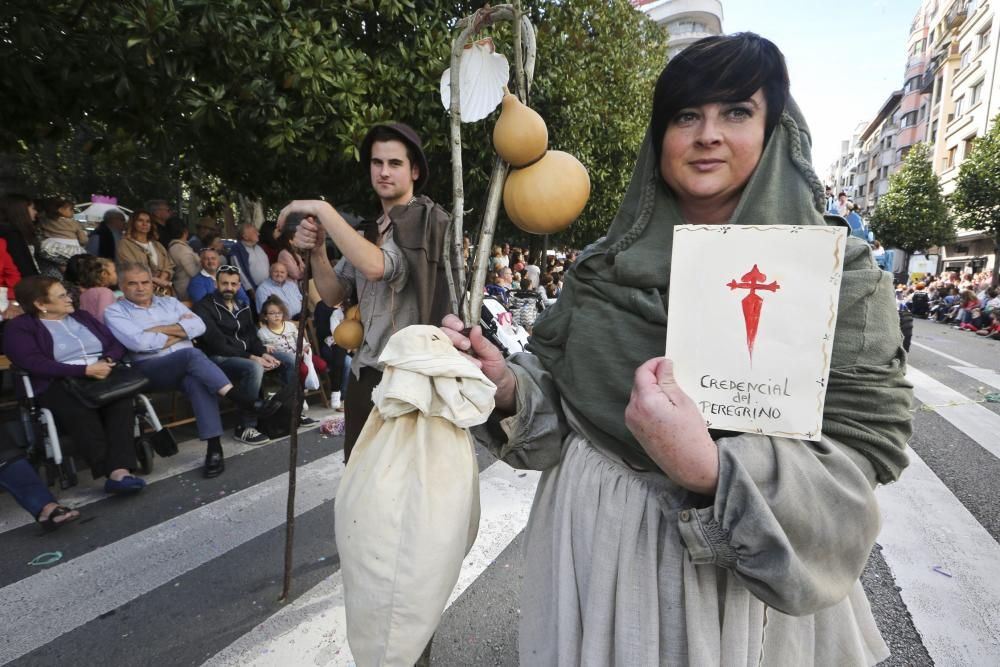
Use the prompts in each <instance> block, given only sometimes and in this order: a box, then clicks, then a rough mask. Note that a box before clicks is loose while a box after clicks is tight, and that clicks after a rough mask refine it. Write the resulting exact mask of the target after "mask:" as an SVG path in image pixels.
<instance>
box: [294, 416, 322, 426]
mask: <svg viewBox="0 0 1000 667" xmlns="http://www.w3.org/2000/svg"><path fill="white" fill-rule="evenodd" d="M318 423H319V420H318V419H313V418H312V417H310V416H308V415H302V416H301V417H299V426H300V427H302V426H315V425H316V424H318Z"/></svg>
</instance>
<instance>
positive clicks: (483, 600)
mask: <svg viewBox="0 0 1000 667" xmlns="http://www.w3.org/2000/svg"><path fill="white" fill-rule="evenodd" d="M909 361H910V371H909V375H910V378H911V380H912V381H913V383H914V385H915V396H916V402H915V405H914V437H913V440H912V442H911V446H912V452H911V465H910V467H909V468H908V469H907V470H906V472H905V473H904V475H903V477H902V479H901V480H900V481H899V482H898V483H896V484H893V485H890V486H887V487H883V488H880V489H879V490H878V492H877V496H878V498H879V502H880V506H881V510H882V515H883V526H882V531H881V533H880V536H879V539H878V544H877V545H876V547H875V549H874V550H873V552H872V556H871V559H870V561H869V564H868V567H867V568H866V570H865V573H864V575H863V583H864V586H865V589H866V591H867V593H868V596H869V600H870V601H871V604H872V607H873V610H874V613H875V616H876V619H877V621H878V623H879V627H880V629H881V630H882V633H883V635H884V636H885V638H886V640H887V642H888V643H889V645H890V648H891V650H892V653H893V655H892V657H891V658H889V660H887V661H886V662H885V663H883V664H884V665H894V666H896V665H898V666H904V665H905V666H907V667H911V666H922V665H933V664H936V665H942V666H945V665H956V666H958V665H963V666H964V665H976V666H979V665H1000V544H998V539H1000V503H998V502H997V500H998V498H997V495H998V494H997V486H998V483H997V480H1000V403H994V402H991V400H993V399H1000V372H998V371H1000V342H997V341H991V340H986V339H982V338H979V337H976V336H974V335H973V334H971V333H967V332H963V331H957V330H954V329H952V328H950V327H947V326H945V325H938V324H935V323H931V322H926V321H922V320H918V321H917V322H916V323H915V331H914V338H913V345H912V347H911V352H910V358H909ZM312 414H313V415H314V416H319V415H322V414H324V413H323V411H321V410H317V409H314V410H313V411H312ZM182 433H183V432H182ZM188 436H189V437H192V439H191V440H190V441H189V442H185V443H184V444H182V445H181V452H180V453H179V454H178V455H177V456H175V457H172V458H170V459H157V462H156V463H157V465H156V470H155V471H154V473H153V474H152V475H150V476H149V477H148V481H150V485H149V487H148V488H147V489H146V490H145V491H144V492H143V493H142V494H140V495H138V496H137V497H132V498H107V497H105V494H104V493H103V491H102V490H101V486H100V485H99V484H98V483H97V482H93V481H91V480H89V479H85V477H87V475H81V483H80V485H79V486H77V487H75V488H74V489H72V490H69V491H67V492H64V493H62V494H61V500H63V501H65V502H67V503H68V504H70V505H72V506H74V507H77V508H79V509H80V511H81V512H82V513H83V519H82V520H80V521H78V522H77V523H76V524H74V525H72V526H67V527H65V528H63V529H61V530H59V531H56V532H54V533H47V534H46V533H42V532H41V531H40V530H39V529H38V527H37V526H35V525H33V524H32V523H31V522H30V517H28V516H27V514H26V513H24V512H23V511H21V510H20V508H18V507H17V506H16V505H14V503H13V502H12V500H11V499H10V498H9V497H8V496H6V495H4V496H0V544H2V547H3V548H2V549H0V618H2V627H3V632H2V633H0V665H3V664H13V665H31V666H35V665H67V664H80V665H108V666H113V665H143V664H158V665H212V666H219V667H228V666H234V667H235V666H236V665H261V666H263V665H275V666H279V665H280V666H281V667H288V666H295V665H352V664H354V663H353V659H352V657H351V653H350V649H349V647H348V646H347V642H346V623H345V618H344V608H343V583H342V580H341V577H340V570H339V561H338V556H337V552H336V547H335V544H334V538H333V498H334V496H335V495H336V490H337V484H338V482H339V480H340V479H341V477H342V475H343V472H344V466H343V459H342V442H341V439H340V438H339V437H324V436H322V435H321V434H320V433H319V432H318V430H316V429H311V430H306V431H303V432H302V435H301V437H300V449H301V452H300V464H299V468H298V478H299V480H298V487H299V492H298V495H297V502H296V511H297V518H296V542H295V563H296V565H295V570H294V585H293V593H292V599H291V600H290V601H289V602H288V603H287V604H281V603H279V602H278V601H277V599H278V596H279V595H280V592H281V574H282V564H283V546H284V520H285V497H286V496H285V494H286V480H287V461H288V447H287V439H285V440H280V441H276V442H274V443H271V444H268V445H264V446H261V447H248V446H243V445H239V444H238V443H235V442H232V441H229V442H226V443H225V447H226V453H227V458H226V472H225V473H224V474H223V475H222V476H220V477H218V478H216V479H212V480H206V479H203V478H202V477H201V471H200V466H201V460H202V457H203V456H204V450H203V448H202V445H201V444H200V443H198V442H197V441H195V440H193V435H192V434H188ZM477 455H478V459H479V464H480V485H481V502H482V520H481V524H480V532H479V537H478V538H477V541H476V544H475V546H474V547H473V549H472V551H471V552H470V553H469V555H468V557H467V558H466V560H465V562H464V563H463V568H462V573H461V576H460V578H459V582H458V585H457V586H456V590H455V592H454V593H453V595H452V597H451V600H450V601H449V606H448V609H447V610H446V612H445V615H444V618H443V620H442V623H441V626H440V628H439V630H438V632H437V634H436V636H435V639H434V646H433V653H432V662H433V664H435V665H442V666H444V665H456V666H459V665H462V666H464V665H517V664H518V660H517V620H518V613H519V603H518V595H519V591H520V586H521V570H522V559H521V547H522V541H523V529H524V526H525V524H526V522H527V518H528V513H529V510H530V506H531V501H532V496H533V493H534V489H535V486H536V484H537V480H538V473H535V472H526V471H519V470H514V469H513V468H510V467H509V466H507V465H506V464H504V463H502V462H498V461H496V460H495V459H493V458H492V457H491V456H490V455H489V454H488V453H486V452H485V451H479V452H477ZM848 529H849V526H845V530H848ZM46 553H48V554H54V553H58V554H59V555H58V560H55V562H53V563H52V564H49V565H32V564H30V562H31V561H32V559H34V558H36V557H37V556H39V555H41V554H46ZM50 558H54V556H50Z"/></svg>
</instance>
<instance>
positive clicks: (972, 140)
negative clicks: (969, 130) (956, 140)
mask: <svg viewBox="0 0 1000 667" xmlns="http://www.w3.org/2000/svg"><path fill="white" fill-rule="evenodd" d="M975 147H976V135H972V136H971V137H966V139H965V147H964V148H963V149H962V157H963V158H967V157H969V155H970V154H971V153H972V149H973V148H975Z"/></svg>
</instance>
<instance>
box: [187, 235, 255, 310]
mask: <svg viewBox="0 0 1000 667" xmlns="http://www.w3.org/2000/svg"><path fill="white" fill-rule="evenodd" d="M199 257H200V259H201V271H200V272H199V273H198V275H196V276H195V277H193V278H191V282H190V283H188V298H189V299H191V303H198V302H199V301H201V300H202V299H204V298H205V297H206V296H208V295H209V294H212V293H213V292H215V273H216V271H218V270H219V268H220V266H219V265H220V263H221V262H220V258H219V252H218V251H217V250H216V249H215V248H203V249H202V250H201V252H200V253H199ZM227 268H230V269H235V270H237V271H238V270H239V269H237V268H236V267H235V266H228V265H227ZM236 301H237V302H239V303H250V297H248V296H247V293H246V292H244V291H243V288H242V287H240V288H239V290H237V291H236Z"/></svg>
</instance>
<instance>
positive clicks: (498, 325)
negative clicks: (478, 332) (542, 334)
mask: <svg viewBox="0 0 1000 667" xmlns="http://www.w3.org/2000/svg"><path fill="white" fill-rule="evenodd" d="M479 323H480V325H482V327H483V335H484V336H486V338H487V339H488V340H489V341H490V342H491V343H493V344H494V345H496V346H497V347H498V348H499V349H500V351H501V352H503V356H505V357H509V356H510V355H512V354H514V353H515V352H523V351H524V348H525V347H526V346H527V344H528V332H527V331H526V330H525V328H524V327H522V326H519V325H518V324H515V322H514V315H513V313H511V312H510V311H509V310H507V308H506V307H504V305H503V304H502V303H501V302H500V301H499V300H498V299H496V298H494V297H491V296H488V297H485V298H484V299H483V307H482V310H481V311H480V321H479Z"/></svg>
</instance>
